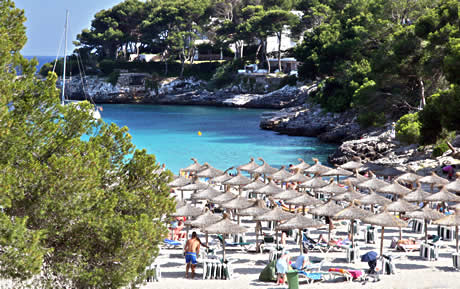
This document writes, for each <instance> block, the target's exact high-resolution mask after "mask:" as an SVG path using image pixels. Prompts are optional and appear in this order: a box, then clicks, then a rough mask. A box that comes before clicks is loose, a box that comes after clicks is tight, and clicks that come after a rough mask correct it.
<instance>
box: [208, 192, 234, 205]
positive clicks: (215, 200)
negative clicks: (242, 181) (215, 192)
mask: <svg viewBox="0 0 460 289" xmlns="http://www.w3.org/2000/svg"><path fill="white" fill-rule="evenodd" d="M236 197H238V195H236V194H233V193H230V192H226V193H224V194H220V195H219V196H217V197H215V198H212V199H211V202H213V203H216V204H222V203H225V202H228V201H230V200H233V199H234V198H236Z"/></svg>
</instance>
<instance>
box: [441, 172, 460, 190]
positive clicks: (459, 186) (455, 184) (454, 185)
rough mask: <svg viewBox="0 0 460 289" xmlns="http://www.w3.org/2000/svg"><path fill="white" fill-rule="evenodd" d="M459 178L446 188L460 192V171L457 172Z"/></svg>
mask: <svg viewBox="0 0 460 289" xmlns="http://www.w3.org/2000/svg"><path fill="white" fill-rule="evenodd" d="M456 175H457V179H456V180H455V181H453V182H451V183H449V184H448V185H446V187H445V188H446V189H447V190H448V191H451V192H455V193H460V173H456Z"/></svg>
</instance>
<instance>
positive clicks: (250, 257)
mask: <svg viewBox="0 0 460 289" xmlns="http://www.w3.org/2000/svg"><path fill="white" fill-rule="evenodd" d="M308 216H309V217H311V215H308V214H307V217H308ZM242 225H243V226H245V227H247V228H248V233H246V239H247V240H248V241H255V233H254V228H255V222H254V221H252V218H251V217H245V218H243V219H242ZM262 225H263V226H264V232H266V231H268V228H267V227H266V226H267V222H263V223H262ZM428 228H429V231H428V233H429V234H436V228H437V226H436V225H429V226H428ZM346 230H347V226H345V225H342V226H339V227H337V228H336V229H335V230H334V235H335V236H336V237H342V238H343V237H345V236H346ZM380 230H381V229H380V227H378V228H377V234H376V242H375V244H366V243H365V242H364V233H363V232H360V233H359V234H357V235H355V240H356V241H357V242H358V244H359V247H360V255H362V254H364V253H366V252H368V251H376V252H379V248H380V238H379V237H380ZM196 231H197V233H198V234H199V237H200V239H201V240H202V241H204V234H202V233H201V232H200V231H199V230H196ZM320 233H322V234H325V235H327V230H326V227H324V228H320V229H311V230H310V233H309V235H310V236H312V237H315V238H317V237H318V236H319V234H320ZM402 234H403V238H409V237H412V238H416V239H419V238H422V237H423V236H424V235H423V234H421V233H420V234H417V233H413V232H411V228H403V230H402ZM214 237H215V235H214ZM393 237H398V238H399V229H397V228H385V238H384V254H387V255H388V254H389V255H392V256H394V257H396V259H395V260H393V263H394V264H395V267H396V274H394V275H381V277H380V278H381V280H380V281H379V282H375V283H374V282H372V281H368V282H367V283H365V284H363V282H362V281H352V282H347V281H345V280H344V278H340V277H333V278H332V279H329V276H328V274H327V272H328V269H329V268H332V267H338V268H349V269H361V270H366V269H368V268H369V267H368V264H367V262H361V261H360V260H357V261H356V262H355V263H354V264H353V263H347V261H346V252H345V251H338V252H329V253H321V252H318V251H311V252H309V253H308V256H311V257H312V258H313V257H314V258H319V259H325V263H324V265H323V266H322V268H321V272H326V275H325V281H323V282H315V283H314V284H307V283H306V282H305V281H302V279H300V280H301V281H300V287H301V288H306V287H311V288H337V287H339V286H340V288H360V287H363V288H385V289H386V288H460V281H459V280H460V279H459V278H458V277H459V276H460V272H458V271H456V270H454V269H453V266H452V257H451V253H452V252H454V251H455V239H454V240H453V241H442V240H441V241H439V242H441V244H442V246H443V248H441V249H440V254H439V259H438V260H436V261H426V260H423V259H422V258H421V257H420V256H419V254H420V253H419V251H413V252H410V253H408V252H400V251H396V250H395V249H391V248H390V244H391V239H392V238H393ZM209 239H210V240H212V239H213V237H212V236H210V238H209ZM229 240H230V239H229ZM286 246H287V249H288V250H289V252H290V255H291V256H292V258H291V260H292V261H293V262H294V261H295V258H296V257H297V256H298V255H299V252H300V249H299V245H298V244H296V242H295V240H294V238H293V237H288V239H287V245H286ZM217 255H218V256H222V251H217ZM227 258H232V259H234V260H235V261H234V263H233V270H234V276H233V279H232V280H203V278H202V276H203V275H202V272H203V269H202V266H200V265H199V266H198V267H197V275H196V277H195V279H194V280H190V279H185V261H184V257H183V250H182V248H174V249H168V248H162V249H161V250H160V255H159V256H158V258H157V260H156V262H157V263H159V264H161V272H162V278H161V279H160V281H159V282H149V283H146V284H144V286H142V288H143V289H153V288H161V289H168V288H171V289H176V288H187V289H195V288H196V289H202V288H216V289H217V288H232V289H239V288H241V289H246V288H287V287H288V286H287V285H281V286H277V285H276V284H275V283H270V282H261V281H259V280H258V277H259V274H260V272H261V271H262V269H263V268H264V267H265V266H266V265H267V264H268V258H269V253H268V252H265V253H245V252H244V251H242V250H241V249H236V248H228V249H227ZM379 267H380V266H379Z"/></svg>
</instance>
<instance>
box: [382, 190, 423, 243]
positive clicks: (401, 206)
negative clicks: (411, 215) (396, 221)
mask: <svg viewBox="0 0 460 289" xmlns="http://www.w3.org/2000/svg"><path fill="white" fill-rule="evenodd" d="M418 209H419V207H418V206H414V205H412V204H411V203H409V202H407V201H405V200H403V199H398V200H397V201H396V202H392V203H391V204H389V205H387V206H386V210H387V211H388V212H398V213H399V218H401V213H405V212H411V211H415V210H418ZM399 240H402V229H401V228H399Z"/></svg>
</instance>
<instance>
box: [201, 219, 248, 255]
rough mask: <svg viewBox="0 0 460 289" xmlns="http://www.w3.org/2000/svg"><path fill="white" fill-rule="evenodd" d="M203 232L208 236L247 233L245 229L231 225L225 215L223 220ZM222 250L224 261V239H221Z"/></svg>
mask: <svg viewBox="0 0 460 289" xmlns="http://www.w3.org/2000/svg"><path fill="white" fill-rule="evenodd" d="M203 230H204V231H205V232H208V233H209V234H223V235H226V234H239V233H244V232H246V231H247V229H246V228H245V227H242V226H240V225H238V224H235V223H233V222H232V221H230V220H229V219H228V216H227V215H224V218H223V219H222V220H221V221H219V222H217V223H215V224H212V225H210V226H208V227H206V228H204V229H203ZM222 248H223V251H224V252H223V260H224V261H225V237H224V238H223V242H222Z"/></svg>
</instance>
